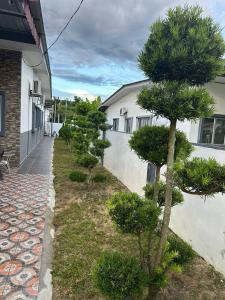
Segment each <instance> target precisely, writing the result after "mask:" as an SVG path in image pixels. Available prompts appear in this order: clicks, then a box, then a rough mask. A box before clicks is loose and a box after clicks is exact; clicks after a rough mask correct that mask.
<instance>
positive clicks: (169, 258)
mask: <svg viewBox="0 0 225 300" xmlns="http://www.w3.org/2000/svg"><path fill="white" fill-rule="evenodd" d="M176 257H178V252H176V251H173V250H172V251H171V250H170V249H169V244H168V243H167V244H166V247H165V250H164V252H163V257H162V263H161V264H160V266H158V267H157V268H156V269H155V270H154V272H152V274H151V275H150V285H151V286H152V287H153V288H154V289H155V288H156V289H160V288H164V287H166V285H167V284H168V281H169V276H168V275H169V274H168V272H169V271H173V272H176V273H180V272H181V271H182V269H181V267H180V265H179V264H177V263H176V262H175V259H176Z"/></svg>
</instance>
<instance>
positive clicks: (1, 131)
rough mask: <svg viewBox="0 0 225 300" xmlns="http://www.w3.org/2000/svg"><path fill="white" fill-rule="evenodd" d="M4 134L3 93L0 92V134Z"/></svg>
mask: <svg viewBox="0 0 225 300" xmlns="http://www.w3.org/2000/svg"><path fill="white" fill-rule="evenodd" d="M4 134H5V94H4V93H3V92H0V135H1V136H3V135H4Z"/></svg>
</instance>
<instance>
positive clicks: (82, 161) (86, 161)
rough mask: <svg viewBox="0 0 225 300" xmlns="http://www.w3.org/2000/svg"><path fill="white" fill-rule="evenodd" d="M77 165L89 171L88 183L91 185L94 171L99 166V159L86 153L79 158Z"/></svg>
mask: <svg viewBox="0 0 225 300" xmlns="http://www.w3.org/2000/svg"><path fill="white" fill-rule="evenodd" d="M76 163H77V164H78V165H79V166H81V167H83V168H86V169H88V171H89V177H88V183H89V182H90V180H91V172H92V169H93V168H94V167H95V166H96V165H97V163H98V159H97V158H96V157H95V156H93V155H92V154H89V153H85V154H82V155H81V156H80V157H78V159H77V160H76Z"/></svg>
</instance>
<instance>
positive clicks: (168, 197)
mask: <svg viewBox="0 0 225 300" xmlns="http://www.w3.org/2000/svg"><path fill="white" fill-rule="evenodd" d="M176 124H177V121H176V120H171V122H170V129H169V140H168V155H167V172H166V192H165V208H164V213H163V221H162V229H161V233H160V241H159V247H158V253H157V256H156V262H155V267H157V266H158V265H159V264H160V263H161V259H162V254H163V250H164V247H165V243H166V240H167V235H168V228H169V222H170V214H171V204H172V190H173V165H174V149H175V140H176Z"/></svg>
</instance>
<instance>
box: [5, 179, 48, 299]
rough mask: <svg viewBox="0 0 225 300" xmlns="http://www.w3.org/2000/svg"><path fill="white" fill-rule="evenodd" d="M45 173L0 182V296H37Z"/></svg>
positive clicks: (44, 203)
mask: <svg viewBox="0 0 225 300" xmlns="http://www.w3.org/2000/svg"><path fill="white" fill-rule="evenodd" d="M48 191H49V177H48V176H44V175H31V174H29V175H28V174H25V175H24V174H10V175H8V176H6V177H5V180H4V182H3V183H2V182H0V299H4V300H9V299H10V300H23V299H27V300H28V299H33V300H35V299H37V295H38V287H39V273H40V258H41V254H42V248H43V247H42V243H43V233H44V226H45V212H46V209H47V200H48Z"/></svg>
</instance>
